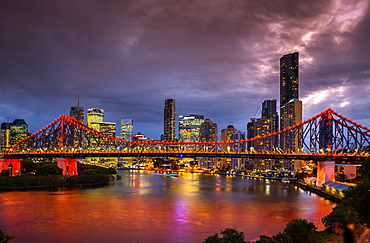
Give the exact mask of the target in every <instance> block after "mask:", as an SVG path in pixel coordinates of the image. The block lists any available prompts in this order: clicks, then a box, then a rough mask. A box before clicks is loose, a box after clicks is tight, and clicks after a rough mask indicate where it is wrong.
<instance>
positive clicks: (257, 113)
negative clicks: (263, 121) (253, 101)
mask: <svg viewBox="0 0 370 243" xmlns="http://www.w3.org/2000/svg"><path fill="white" fill-rule="evenodd" d="M260 112H261V107H258V109H257V111H256V114H255V115H254V119H257V116H258V115H259V114H260Z"/></svg>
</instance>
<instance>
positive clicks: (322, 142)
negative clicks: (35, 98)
mask: <svg viewBox="0 0 370 243" xmlns="http://www.w3.org/2000/svg"><path fill="white" fill-rule="evenodd" d="M271 141H276V143H275V145H276V146H259V148H254V147H252V146H250V144H259V145H260V144H272V143H271ZM247 144H248V145H249V146H247ZM247 147H249V149H246V148H247ZM236 148H238V149H236ZM240 148H242V149H240ZM369 148H370V128H367V127H365V126H362V125H360V124H358V123H356V122H354V121H352V120H350V119H348V118H346V117H344V116H343V115H341V114H339V113H337V112H335V111H334V110H332V109H327V110H325V111H323V112H321V113H319V114H318V115H316V116H314V117H311V118H310V119H307V120H306V121H304V122H301V123H299V124H296V125H294V126H291V127H289V128H287V129H284V130H281V131H278V132H272V133H269V134H265V135H263V136H256V137H253V138H250V139H243V140H234V141H201V142H181V141H171V142H168V141H133V140H125V139H121V138H117V137H112V136H108V135H106V134H104V133H101V132H98V131H96V130H94V129H92V128H90V127H88V126H86V125H85V124H83V123H80V122H79V121H77V120H76V119H74V118H72V117H69V116H65V115H61V116H60V117H59V118H57V119H56V120H54V121H53V122H51V123H50V124H49V125H47V126H45V127H44V128H42V129H41V130H39V131H38V132H36V133H34V134H32V135H30V136H28V137H26V138H24V139H22V140H20V141H18V142H17V143H16V144H15V145H14V146H13V147H11V148H9V149H8V150H6V151H3V153H1V154H0V170H2V169H6V168H7V167H8V166H9V165H10V164H12V165H14V167H16V168H18V167H19V166H18V165H17V164H18V162H19V161H20V159H24V158H57V159H58V165H60V166H61V167H63V166H64V167H63V171H64V172H63V173H64V174H69V175H71V174H77V167H76V166H75V163H77V162H76V161H77V160H78V159H81V158H86V157H176V158H186V157H187V158H192V157H195V158H196V157H208V158H223V157H227V158H248V159H277V160H313V161H316V162H318V163H321V164H328V163H325V162H327V161H329V162H330V163H331V161H335V162H336V163H347V164H360V163H361V161H362V160H364V159H365V158H367V157H368V156H369V150H370V149H369ZM330 163H329V164H330ZM333 163H334V162H333ZM67 164H68V166H66V165H67ZM72 165H73V166H72ZM65 167H68V168H70V167H73V168H76V170H74V169H71V170H70V171H69V170H68V169H66V168H65ZM329 167H331V165H330V166H329ZM19 168H20V167H19ZM19 171H20V170H19ZM319 171H322V170H319Z"/></svg>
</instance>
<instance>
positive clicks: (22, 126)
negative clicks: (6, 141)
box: [10, 119, 29, 145]
mask: <svg viewBox="0 0 370 243" xmlns="http://www.w3.org/2000/svg"><path fill="white" fill-rule="evenodd" d="M28 135H29V133H28V125H27V123H26V122H25V121H24V119H15V120H14V121H13V124H12V125H11V127H10V144H11V145H14V144H15V143H16V142H18V141H19V140H21V139H23V138H25V137H27V136H28Z"/></svg>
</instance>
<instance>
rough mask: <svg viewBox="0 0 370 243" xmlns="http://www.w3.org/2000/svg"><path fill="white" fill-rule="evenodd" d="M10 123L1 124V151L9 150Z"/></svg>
mask: <svg viewBox="0 0 370 243" xmlns="http://www.w3.org/2000/svg"><path fill="white" fill-rule="evenodd" d="M11 126H12V123H9V122H3V123H1V134H0V136H1V137H0V141H1V151H6V150H8V149H9V148H10V127H11Z"/></svg>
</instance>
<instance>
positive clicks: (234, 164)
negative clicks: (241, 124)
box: [231, 131, 246, 170]
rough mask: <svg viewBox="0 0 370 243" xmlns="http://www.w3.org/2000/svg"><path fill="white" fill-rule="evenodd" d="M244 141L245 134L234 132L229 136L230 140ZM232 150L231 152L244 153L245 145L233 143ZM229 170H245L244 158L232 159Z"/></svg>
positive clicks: (243, 143)
mask: <svg viewBox="0 0 370 243" xmlns="http://www.w3.org/2000/svg"><path fill="white" fill-rule="evenodd" d="M244 139H245V133H244V132H241V131H236V132H234V133H233V134H231V140H232V141H236V140H244ZM231 146H232V148H231V150H232V151H233V152H244V151H245V149H246V143H245V142H242V143H234V144H231ZM231 169H233V170H241V169H245V159H244V158H232V159H231Z"/></svg>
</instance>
